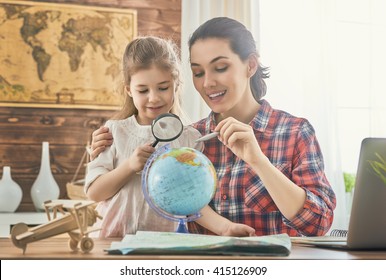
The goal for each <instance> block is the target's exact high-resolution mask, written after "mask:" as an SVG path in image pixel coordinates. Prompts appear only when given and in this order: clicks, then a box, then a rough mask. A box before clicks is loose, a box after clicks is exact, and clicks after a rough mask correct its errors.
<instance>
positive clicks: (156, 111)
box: [127, 66, 174, 125]
mask: <svg viewBox="0 0 386 280" xmlns="http://www.w3.org/2000/svg"><path fill="white" fill-rule="evenodd" d="M127 91H128V94H129V96H131V97H132V98H133V102H134V106H135V107H136V108H137V110H138V116H137V121H138V123H139V124H142V125H150V124H151V123H152V121H153V120H154V119H155V118H156V117H157V116H158V115H160V114H163V113H168V112H169V111H170V110H171V108H172V107H173V103H174V80H173V77H172V74H171V73H170V71H166V70H162V69H160V68H158V67H156V66H153V67H151V68H150V69H144V70H140V71H138V72H137V73H135V74H134V75H132V76H131V82H130V86H129V87H127Z"/></svg>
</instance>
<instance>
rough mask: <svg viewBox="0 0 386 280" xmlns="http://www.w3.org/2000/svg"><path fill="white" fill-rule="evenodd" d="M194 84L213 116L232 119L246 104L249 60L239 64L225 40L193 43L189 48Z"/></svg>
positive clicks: (210, 39)
mask: <svg viewBox="0 0 386 280" xmlns="http://www.w3.org/2000/svg"><path fill="white" fill-rule="evenodd" d="M190 65H191V69H192V74H193V83H194V87H195V88H196V90H197V91H198V92H199V93H200V95H201V97H202V98H203V99H204V100H205V102H206V104H208V106H209V107H210V108H211V109H212V111H213V112H215V113H220V114H222V115H224V117H226V116H234V115H235V114H236V113H237V112H238V110H240V109H242V108H243V107H244V106H245V105H248V102H251V98H252V99H253V97H252V92H251V89H250V86H249V74H248V61H247V62H243V61H241V59H240V57H239V56H238V55H237V54H236V53H234V52H233V51H232V50H231V48H230V45H229V42H228V41H227V40H225V39H217V38H209V39H200V40H198V41H196V42H195V43H194V44H193V45H192V47H191V49H190Z"/></svg>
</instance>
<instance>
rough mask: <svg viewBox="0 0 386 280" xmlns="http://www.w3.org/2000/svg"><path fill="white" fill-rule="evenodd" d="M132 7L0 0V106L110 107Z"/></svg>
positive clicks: (131, 30) (115, 100)
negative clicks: (119, 7)
mask: <svg viewBox="0 0 386 280" xmlns="http://www.w3.org/2000/svg"><path fill="white" fill-rule="evenodd" d="M135 36H137V12H136V10H132V9H124V8H122V9H118V8H106V7H94V6H84V5H72V4H71V5H69V4H56V3H43V2H33V1H3V0H0V106H13V107H49V108H91V109H115V108H118V107H119V106H120V103H121V96H119V93H118V92H117V90H116V89H117V87H118V86H119V81H122V74H121V63H122V62H121V61H122V56H123V52H124V50H125V47H126V45H127V43H129V42H130V41H131V40H132V39H133V38H134V37H135Z"/></svg>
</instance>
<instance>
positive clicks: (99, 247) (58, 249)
mask: <svg viewBox="0 0 386 280" xmlns="http://www.w3.org/2000/svg"><path fill="white" fill-rule="evenodd" d="M68 240H69V238H66V236H61V237H53V238H48V239H44V240H40V241H37V242H33V243H30V244H28V246H27V250H26V252H25V254H24V255H23V252H22V250H21V249H19V248H17V247H15V246H14V245H13V243H12V241H11V239H10V238H0V259H1V260H15V259H44V260H48V259H53V260H65V259H71V260H77V259H84V260H108V259H119V260H127V259H133V260H145V259H146V260H149V259H152V260H154V259H155V260H176V259H177V260H180V259H189V260H207V259H208V260H209V259H216V260H218V259H220V260H221V259H224V260H227V259H288V260H335V259H336V260H337V259H341V260H342V259H343V260H347V259H367V260H368V259H370V260H386V251H343V250H335V249H321V248H315V247H307V246H300V245H295V244H293V246H292V250H291V253H290V255H289V256H287V257H283V256H280V257H272V256H213V255H124V256H122V255H108V254H107V253H106V252H104V249H107V248H109V247H110V244H111V242H112V241H118V240H115V239H104V240H102V239H95V240H94V248H93V250H92V251H91V252H89V253H83V252H81V251H77V252H72V251H71V250H70V249H69V247H68Z"/></svg>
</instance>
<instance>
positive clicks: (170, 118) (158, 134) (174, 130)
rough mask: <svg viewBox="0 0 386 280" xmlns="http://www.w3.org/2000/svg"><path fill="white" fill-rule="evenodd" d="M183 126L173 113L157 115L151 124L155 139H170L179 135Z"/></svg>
mask: <svg viewBox="0 0 386 280" xmlns="http://www.w3.org/2000/svg"><path fill="white" fill-rule="evenodd" d="M183 128H184V126H183V124H182V122H181V120H180V119H179V118H178V117H177V116H176V115H174V114H170V113H168V114H165V115H161V116H159V117H158V118H157V119H156V120H155V121H154V123H153V125H152V132H153V135H154V137H155V138H156V139H157V141H164V142H166V141H172V140H174V139H176V138H177V137H178V136H180V135H181V133H182V130H183Z"/></svg>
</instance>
